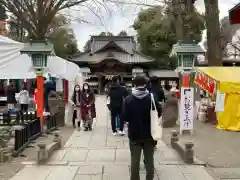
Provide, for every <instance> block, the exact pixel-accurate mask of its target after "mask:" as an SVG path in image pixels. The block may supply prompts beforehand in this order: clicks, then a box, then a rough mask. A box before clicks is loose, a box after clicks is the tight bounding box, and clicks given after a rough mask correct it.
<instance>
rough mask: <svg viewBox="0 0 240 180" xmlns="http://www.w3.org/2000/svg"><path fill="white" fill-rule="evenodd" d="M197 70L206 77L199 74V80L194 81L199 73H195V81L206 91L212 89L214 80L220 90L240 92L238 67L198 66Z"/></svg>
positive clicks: (239, 71)
mask: <svg viewBox="0 0 240 180" xmlns="http://www.w3.org/2000/svg"><path fill="white" fill-rule="evenodd" d="M197 72H199V73H202V74H204V75H206V76H207V77H206V76H202V77H201V76H200V80H201V81H199V82H196V81H198V80H199V79H197V78H199V77H198V75H199V73H197V74H196V77H195V83H196V84H198V85H200V87H201V88H203V89H204V90H207V91H208V92H209V90H210V91H213V89H214V88H213V83H215V82H217V83H218V85H219V90H220V91H221V92H238V93H239V92H240V67H198V68H197ZM203 79H204V80H203ZM214 81H215V82H214ZM206 88H208V89H206ZM209 88H210V89H209ZM212 88H213V89H212ZM210 93H213V92H210Z"/></svg>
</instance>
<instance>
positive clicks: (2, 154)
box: [0, 146, 14, 163]
mask: <svg viewBox="0 0 240 180" xmlns="http://www.w3.org/2000/svg"><path fill="white" fill-rule="evenodd" d="M13 149H14V147H11V146H10V147H5V148H1V149H0V163H5V162H10V161H11V160H12V152H13Z"/></svg>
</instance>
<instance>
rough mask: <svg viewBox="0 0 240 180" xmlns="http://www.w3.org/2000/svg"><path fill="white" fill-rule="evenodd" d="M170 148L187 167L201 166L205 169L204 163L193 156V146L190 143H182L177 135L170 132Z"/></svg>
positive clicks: (174, 132) (175, 132) (174, 131)
mask: <svg viewBox="0 0 240 180" xmlns="http://www.w3.org/2000/svg"><path fill="white" fill-rule="evenodd" d="M171 146H172V148H173V149H175V150H176V151H177V152H178V154H179V155H180V157H181V158H182V159H183V161H184V162H185V163H187V164H189V165H201V166H205V167H206V163H205V162H203V161H201V160H199V159H198V158H197V157H195V156H194V150H193V147H194V144H193V143H192V142H182V141H181V140H179V133H178V132H177V131H176V130H173V131H172V136H171Z"/></svg>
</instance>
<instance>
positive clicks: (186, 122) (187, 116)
mask: <svg viewBox="0 0 240 180" xmlns="http://www.w3.org/2000/svg"><path fill="white" fill-rule="evenodd" d="M193 91H194V90H193V88H181V103H180V132H182V131H184V130H192V129H193V117H194V116H193V113H194V102H193V101H194V100H193V96H194V92H193Z"/></svg>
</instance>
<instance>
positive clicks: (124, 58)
mask: <svg viewBox="0 0 240 180" xmlns="http://www.w3.org/2000/svg"><path fill="white" fill-rule="evenodd" d="M111 52H112V51H111ZM112 56H113V57H109V52H101V53H96V54H92V55H90V54H89V53H82V54H81V55H80V56H78V57H74V58H73V59H72V61H73V62H88V63H89V64H97V63H100V62H102V61H104V60H106V59H115V60H118V61H120V62H121V63H126V64H138V63H149V62H152V61H153V59H152V58H149V57H146V56H143V55H141V54H140V53H138V52H133V54H127V53H122V52H112Z"/></svg>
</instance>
